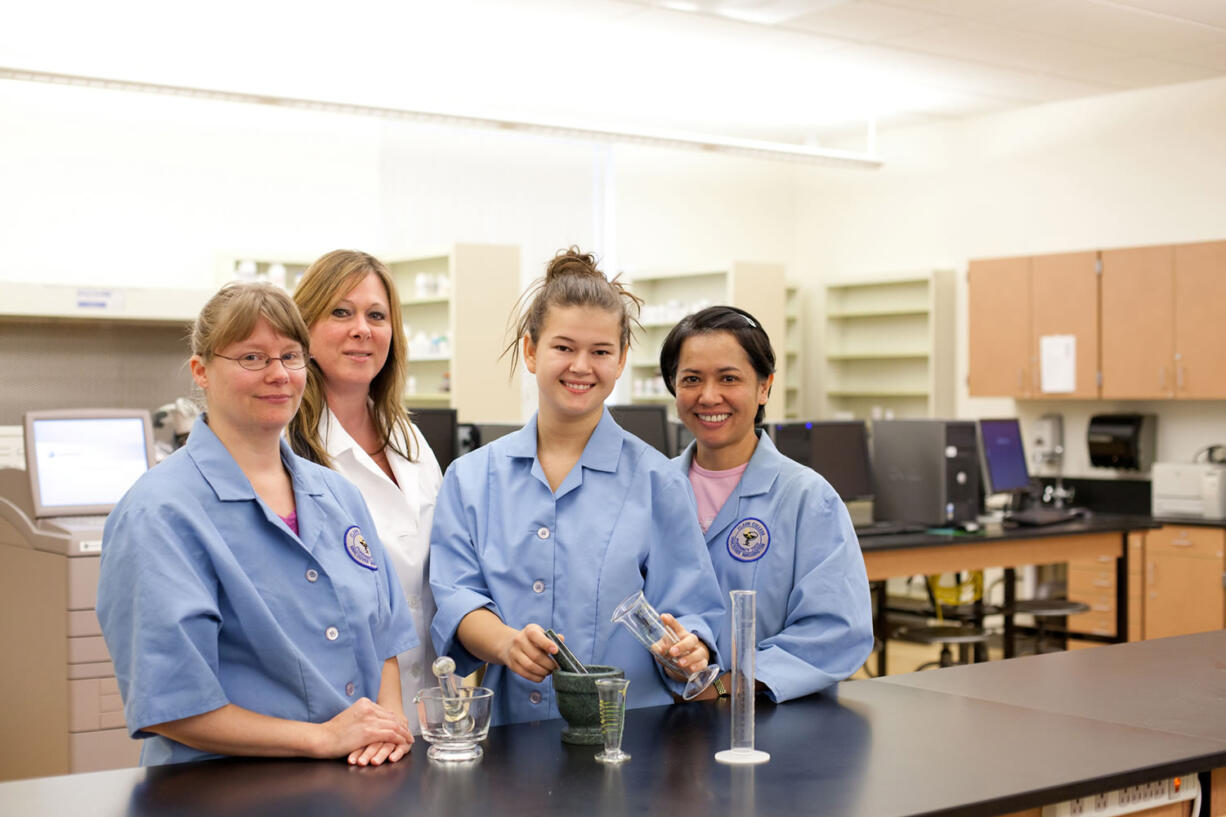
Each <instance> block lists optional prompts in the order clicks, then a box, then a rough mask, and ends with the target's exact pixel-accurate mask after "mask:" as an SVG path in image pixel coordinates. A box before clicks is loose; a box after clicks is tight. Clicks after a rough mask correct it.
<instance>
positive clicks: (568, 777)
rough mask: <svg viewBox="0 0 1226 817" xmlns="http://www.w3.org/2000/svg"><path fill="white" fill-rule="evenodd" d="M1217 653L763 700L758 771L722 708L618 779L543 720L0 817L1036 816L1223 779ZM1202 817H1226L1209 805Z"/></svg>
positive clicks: (683, 724) (672, 716)
mask: <svg viewBox="0 0 1226 817" xmlns="http://www.w3.org/2000/svg"><path fill="white" fill-rule="evenodd" d="M1224 654H1226V633H1223V632H1216V633H1209V634H1204V635H1198V636H1185V637H1180V638H1172V639H1164V640H1162V641H1155V642H1145V643H1138V644H1121V645H1113V646H1109V647H1104V648H1101V649H1097V650H1088V651H1083V652H1076V653H1055V654H1048V655H1040V656H1031V657H1026V658H1019V659H1017V660H1015V661H1008V662H996V663H990V664H976V665H969V666H965V667H955V668H949V669H943V670H936V671H932V672H924V673H915V674H912V675H909V676H905V677H899V678H891V679H876V680H871V681H848V682H844V683H842V684H840V685H839V686H838V687H837V688H836V689H835V690H832V691H831V692H828V693H822V694H818V695H812V696H809V697H807V698H804V699H801V700H798V701H793V702H789V703H786V704H781V705H773V704H770V703H769V702H766V701H764V700H762V699H760V700H759V703H758V707H757V719H756V744H757V747H758V748H759V749H762V750H765V751H767V752H769V753H770V755H771V760H770V762H768V763H766V764H764V765H761V766H756V767H729V766H724V765H721V764H718V763H716V762H715V761H714V759H713V755H714V753H715V752H716V751H718V750H721V749H724V748H727V746H728V742H729V729H730V718H731V714H730V707H729V705H728V703H727V701H726V700H721V701H719V702H710V703H693V704H677V705H673V706H667V707H653V708H649V709H639V710H632V711H630V712H628V713H627V717H626V729H625V739H624V741H623V748H624V749H625V750H626V751H628V752H629V753H630V755H631V760H630V761H629V762H628V763H627V764H625V765H624V766H622V767H603V766H601V765H600V764H598V763H596V762H595V761H594V760H593V755H594V754H595V752H596V751H597V748H598V747H592V746H569V745H566V744H563V743H562V742H561V741H560V733H561V730H562V726H563V724H562V722H561V721H557V720H552V721H544V722H539V723H527V724H517V725H512V726H503V727H495V728H493V729H491V730H490V733H489V737H488V739H487V741H486V743H485V756H484V757H483V758H482V759H481V760H479V761H477V762H475V763H472V764H468V765H457V766H444V765H439V764H437V763H435V762H433V761H429V760H428V759H427V758H426V752H425V748H426V747H425V746H424V745H422V744H419V745H417V746H415V747H414V750H413V752H412V753H411V754H410V755H409V757H408V758H406V759H405V760H403V761H401V762H400V763H398V764H394V765H390V766H384V767H379V768H366V769H358V768H350V767H347V766H346V765H345V764H344V763H343V762H333V761H289V760H271V761H270V760H244V759H229V760H221V761H211V762H199V763H189V764H182V765H177V766H166V767H160V768H151V769H122V770H116V771H108V772H94V773H90V774H81V775H73V776H64V777H52V778H38V779H33V780H24V781H17V782H11V783H3V784H0V813H3V814H6V815H15V816H16V815H20V816H21V817H61V815H65V814H68V815H74V814H90V815H96V817H111V815H115V816H116V817H118V815H133V816H139V815H163V814H171V813H173V814H176V815H200V817H213V816H214V815H217V816H218V817H220V815H225V816H226V817H243V815H260V817H275V815H293V817H316V816H318V817H324V816H325V815H364V814H378V815H380V817H392V815H399V814H404V815H408V814H413V815H444V814H445V815H468V814H482V815H520V814H523V815H529V814H531V815H554V814H557V815H566V817H573V815H576V814H584V815H587V814H598V815H603V814H610V815H612V814H618V815H620V814H730V815H764V816H765V815H776V814H777V815H789V816H790V815H799V814H813V813H820V814H822V815H825V816H826V817H906V816H907V815H962V816H963V817H994V816H995V817H999V815H1006V814H1017V813H1019V812H1022V813H1024V814H1026V815H1036V817H1037V815H1038V814H1039V811H1038V809H1039V808H1040V807H1041V806H1043V805H1045V804H1051V803H1056V802H1059V801H1063V800H1067V799H1070V798H1074V797H1084V796H1089V795H1093V794H1096V793H1100V792H1105V791H1110V790H1116V789H1121V788H1123V787H1128V786H1134V785H1137V784H1143V783H1148V782H1150V781H1154V780H1159V779H1162V778H1169V777H1172V776H1176V775H1179V776H1185V778H1186V776H1188V775H1192V774H1194V773H1207V772H1212V770H1215V769H1219V768H1221V767H1226V710H1224V708H1223V707H1222V705H1221V704H1222V698H1223V693H1226V664H1224V663H1223V662H1222V661H1221V659H1220V656H1222V655H1224ZM1214 776H1216V775H1214ZM1202 777H1203V778H1204V779H1205V780H1206V781H1208V780H1209V779H1210V775H1209V774H1205V775H1202ZM1212 788H1213V787H1212V786H1211V785H1207V786H1205V789H1206V796H1211V795H1210V793H1211V792H1212ZM1211 807H1212V808H1211V810H1210V811H1207V812H1206V813H1208V814H1212V815H1220V814H1223V813H1226V802H1222V798H1221V797H1213V798H1212V800H1211ZM1163 813H1166V812H1163ZM1183 813H1186V811H1185V812H1183Z"/></svg>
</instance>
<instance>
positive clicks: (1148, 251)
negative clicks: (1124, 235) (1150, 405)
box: [1102, 247, 1175, 400]
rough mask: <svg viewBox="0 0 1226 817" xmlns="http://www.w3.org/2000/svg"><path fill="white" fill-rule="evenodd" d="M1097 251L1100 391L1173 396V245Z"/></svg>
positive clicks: (1108, 394)
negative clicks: (1099, 268) (1099, 267)
mask: <svg viewBox="0 0 1226 817" xmlns="http://www.w3.org/2000/svg"><path fill="white" fill-rule="evenodd" d="M1102 256H1103V276H1102V322H1103V397H1110V398H1121V399H1134V400H1146V399H1161V398H1167V397H1174V396H1175V371H1174V365H1173V364H1174V355H1175V294H1174V293H1175V253H1174V248H1172V247H1130V248H1128V249H1124V250H1104V251H1103V254H1102Z"/></svg>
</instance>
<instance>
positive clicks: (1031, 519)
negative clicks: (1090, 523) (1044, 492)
mask: <svg viewBox="0 0 1226 817" xmlns="http://www.w3.org/2000/svg"><path fill="white" fill-rule="evenodd" d="M1079 517H1080V514H1078V513H1077V511H1075V510H1073V509H1072V508H1027V509H1026V510H1023V511H1014V512H1013V513H1011V514H1009V515H1008V516H1007V517H1005V521H1007V522H1013V523H1015V524H1018V525H1058V524H1060V523H1061V522H1072V521H1073V520H1074V519H1077V518H1079Z"/></svg>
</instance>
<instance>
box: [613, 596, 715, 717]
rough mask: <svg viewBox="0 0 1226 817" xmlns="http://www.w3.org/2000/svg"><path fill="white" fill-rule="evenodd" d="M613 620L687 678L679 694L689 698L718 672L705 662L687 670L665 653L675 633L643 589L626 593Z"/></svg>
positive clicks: (704, 687) (666, 664)
mask: <svg viewBox="0 0 1226 817" xmlns="http://www.w3.org/2000/svg"><path fill="white" fill-rule="evenodd" d="M613 621H615V622H621V623H622V624H624V625H625V626H626V629H628V630H629V631H630V632H631V633H633V634H634V637H635V638H637V639H638V640H639V643H640V644H642V645H643V646H644V647H646V648H647V649H648V650H650V651H651V654H652V655H654V656H655V657H656V660H657V661H659V662H660V663H661V664H663V665H664V666H666V667H668V668H669V669H671V670H672V671H673V672H675V673H676V674H677V675H680V676H681V677H683V678H685V679H686V682H685V692H683V693H682V694H681V697H682V698H684V699H685V700H687V701H689V700H692V699H693V698H694V697H696V696H697V695H698V694H699V693H701V692H702V691H703V690H704V689H706V688H707V687H709V686H710V685H711V682H712V681H714V680H715V676H717V675H719V667H718V666H716V665H715V664H708V665H707V667H706V669H703V670H699V671H698V672H690V671H689V670H686V669H685V668H684V667H681V666H679V665H678V664H677V662H676V660H674V659H673V658H672V656H670V655H669V654H668V648H669V647H671V646H672V645H674V644H676V643H677V641H678V638H677V636H676V635H675V634H674V633H673V631H672V630H670V629H668V628H667V627H665V626H664V622H663V621H661V620H660V614H659V613H657V612H656V609H655V608H654V607H652V606H651V604H649V603H648V601H647V599H646V597H644V596H643V591H642V590H636V591H634V592H633V593H631V594H630V595H629V596H627V597H626V598H625V599H624V600H623V601H622V603H621V604H619V605H617V609H616V610H614V611H613Z"/></svg>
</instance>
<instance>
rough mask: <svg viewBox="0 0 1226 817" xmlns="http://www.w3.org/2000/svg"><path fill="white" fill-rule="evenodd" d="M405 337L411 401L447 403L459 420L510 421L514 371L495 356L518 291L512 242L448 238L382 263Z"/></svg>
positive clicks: (516, 415) (516, 404) (515, 411)
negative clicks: (437, 246)
mask: <svg viewBox="0 0 1226 817" xmlns="http://www.w3.org/2000/svg"><path fill="white" fill-rule="evenodd" d="M388 266H389V268H390V269H391V271H392V275H393V277H394V278H395V279H396V287H397V289H399V291H400V307H401V310H402V312H403V315H402V317H403V320H404V326H405V334H406V335H407V336H408V340H409V378H410V379H409V383H408V389H407V392H406V394H405V403H406V405H408V406H409V407H411V408H433V407H437V408H448V407H450V408H455V409H456V410H457V411H458V413H459V419H460V422H465V423H476V422H494V423H518V422H520V421H521V420H522V419H523V418H522V410H521V408H520V389H519V373H518V372H516V374H515V376H514V377H513V378H508V372H509V369H508V365H509V364H508V363H507V361H506V360H505V359H500V357H499V356H500V355H501V353H502V349H503V346H504V344H505V342H506V339H505V336H504V334H505V331H506V326H507V318H508V316H509V315H510V313H511V309H512V308H513V306H514V304H515V300H516V298H518V297H519V268H520V261H519V247H515V246H507V245H488V244H455V245H453V246H451V247H449V248H447V249H446V250H445V251H443V252H440V253H435V254H429V255H424V256H419V257H413V258H404V259H401V260H395V261H390V262H388Z"/></svg>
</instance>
